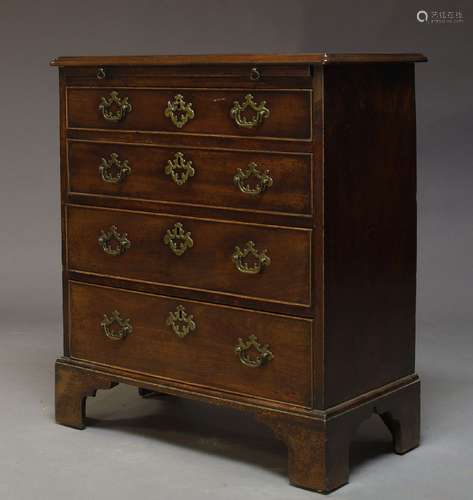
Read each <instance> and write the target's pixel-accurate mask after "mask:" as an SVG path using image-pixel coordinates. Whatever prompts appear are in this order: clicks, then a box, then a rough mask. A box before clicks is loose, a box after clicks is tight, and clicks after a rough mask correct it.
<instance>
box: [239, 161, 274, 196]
mask: <svg viewBox="0 0 473 500" xmlns="http://www.w3.org/2000/svg"><path fill="white" fill-rule="evenodd" d="M257 167H258V165H257V164H256V163H254V162H251V163H249V164H248V168H247V169H246V170H242V169H241V168H239V169H237V173H236V174H235V177H233V182H234V183H235V185H236V186H238V189H239V190H240V191H241V192H242V193H245V194H251V195H258V194H261V193H264V192H265V191H266V190H267V189H268V188H270V187H271V186H272V185H273V179H272V177H271V175H270V174H269V170H265V171H264V172H260V171H259V170H258V168H257ZM251 177H255V178H256V179H257V180H258V182H257V183H256V184H255V186H254V187H251V185H250V184H249V183H247V182H245V181H246V180H248V179H250V178H251Z"/></svg>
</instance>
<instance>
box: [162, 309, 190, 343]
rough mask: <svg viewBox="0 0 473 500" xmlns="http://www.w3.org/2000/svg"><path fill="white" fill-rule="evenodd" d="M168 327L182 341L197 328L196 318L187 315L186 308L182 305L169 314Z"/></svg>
mask: <svg viewBox="0 0 473 500" xmlns="http://www.w3.org/2000/svg"><path fill="white" fill-rule="evenodd" d="M166 326H170V327H171V328H172V331H173V332H174V333H175V334H176V335H177V336H178V337H179V338H181V339H183V338H184V337H185V336H187V335H189V333H190V332H193V331H194V330H195V329H196V328H197V325H196V324H195V321H194V316H193V315H192V314H187V312H186V308H185V307H184V306H181V305H178V306H177V307H176V310H175V311H174V312H172V311H171V312H170V313H169V315H168V317H167V320H166Z"/></svg>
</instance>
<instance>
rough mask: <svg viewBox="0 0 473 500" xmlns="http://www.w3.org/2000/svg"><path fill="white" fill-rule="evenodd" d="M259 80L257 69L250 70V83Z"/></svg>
mask: <svg viewBox="0 0 473 500" xmlns="http://www.w3.org/2000/svg"><path fill="white" fill-rule="evenodd" d="M260 78H261V73H260V71H259V69H258V68H251V71H250V80H251V81H252V82H256V81H258V80H259V79H260Z"/></svg>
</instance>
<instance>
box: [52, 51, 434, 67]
mask: <svg viewBox="0 0 473 500" xmlns="http://www.w3.org/2000/svg"><path fill="white" fill-rule="evenodd" d="M426 61H427V58H426V57H425V56H424V55H423V54H418V53H409V54H382V53H351V54H327V53H324V52H321V53H310V54H208V55H155V56H153V55H146V56H78V57H57V58H56V59H53V60H52V61H51V63H50V64H51V66H60V67H66V66H176V65H193V64H340V63H400V62H410V63H414V62H426Z"/></svg>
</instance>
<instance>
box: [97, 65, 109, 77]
mask: <svg viewBox="0 0 473 500" xmlns="http://www.w3.org/2000/svg"><path fill="white" fill-rule="evenodd" d="M106 76H107V75H106V74H105V70H104V69H103V68H97V80H103V79H104V78H105V77H106Z"/></svg>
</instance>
